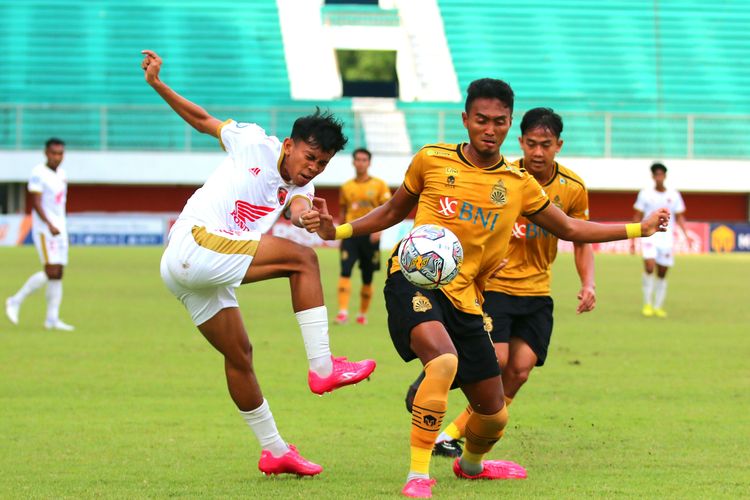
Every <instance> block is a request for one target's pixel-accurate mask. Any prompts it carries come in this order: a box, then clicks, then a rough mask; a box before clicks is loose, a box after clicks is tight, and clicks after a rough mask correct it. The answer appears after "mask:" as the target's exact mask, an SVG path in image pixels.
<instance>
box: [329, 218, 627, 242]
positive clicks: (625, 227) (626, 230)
mask: <svg viewBox="0 0 750 500" xmlns="http://www.w3.org/2000/svg"><path fill="white" fill-rule="evenodd" d="M625 232H626V233H627V235H628V238H640V237H641V223H640V222H633V223H632V224H625ZM336 234H337V235H338V231H336Z"/></svg>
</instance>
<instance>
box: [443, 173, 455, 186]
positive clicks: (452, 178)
mask: <svg viewBox="0 0 750 500" xmlns="http://www.w3.org/2000/svg"><path fill="white" fill-rule="evenodd" d="M445 185H446V186H448V187H451V188H452V187H456V177H455V176H453V175H449V176H448V177H447V178H446V179H445Z"/></svg>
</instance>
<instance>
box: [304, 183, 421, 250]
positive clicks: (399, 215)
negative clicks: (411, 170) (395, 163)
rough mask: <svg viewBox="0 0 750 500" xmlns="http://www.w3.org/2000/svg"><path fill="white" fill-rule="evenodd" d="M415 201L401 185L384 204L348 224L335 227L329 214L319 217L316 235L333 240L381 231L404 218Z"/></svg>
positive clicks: (412, 207) (414, 197) (416, 199)
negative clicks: (326, 216)
mask: <svg viewBox="0 0 750 500" xmlns="http://www.w3.org/2000/svg"><path fill="white" fill-rule="evenodd" d="M417 201H419V198H418V197H416V196H413V195H411V194H409V192H408V191H406V189H404V187H403V186H401V187H399V188H398V189H397V190H396V193H395V194H394V195H393V196H392V197H391V198H390V199H389V200H388V201H386V202H385V203H384V204H382V205H380V206H379V207H377V208H376V209H375V210H373V211H371V212H369V213H368V214H367V215H364V216H362V217H360V218H359V219H356V220H354V221H352V222H351V223H350V224H342V225H340V226H338V228H337V227H335V226H334V225H333V219H331V218H330V216H329V217H328V218H326V219H321V221H320V229H319V230H318V236H320V237H321V238H323V239H324V240H334V239H344V238H351V237H352V236H360V235H363V234H372V233H376V232H378V231H382V230H383V229H387V228H389V227H391V226H394V225H396V224H398V223H399V222H401V221H402V220H404V219H405V218H406V216H407V215H409V212H411V211H412V210H413V209H414V207H415V206H416V205H417Z"/></svg>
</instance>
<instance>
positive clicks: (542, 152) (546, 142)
mask: <svg viewBox="0 0 750 500" xmlns="http://www.w3.org/2000/svg"><path fill="white" fill-rule="evenodd" d="M518 142H519V143H520V144H521V149H522V150H523V166H524V168H525V169H526V170H528V171H529V172H531V175H533V176H534V177H536V176H538V175H541V176H544V175H545V174H547V173H548V172H550V171H551V170H552V169H553V168H555V155H557V153H559V152H560V148H561V147H562V143H563V141H562V140H561V139H559V138H557V136H555V134H553V133H552V132H551V131H550V130H549V129H548V128H542V127H539V128H535V129H533V130H527V131H526V133H525V134H523V135H522V136H521V137H519V138H518Z"/></svg>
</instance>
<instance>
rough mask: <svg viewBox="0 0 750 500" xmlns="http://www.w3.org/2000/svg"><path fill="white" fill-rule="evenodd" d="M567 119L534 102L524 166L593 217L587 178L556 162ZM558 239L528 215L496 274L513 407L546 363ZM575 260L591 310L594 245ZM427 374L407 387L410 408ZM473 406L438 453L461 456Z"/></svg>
mask: <svg viewBox="0 0 750 500" xmlns="http://www.w3.org/2000/svg"><path fill="white" fill-rule="evenodd" d="M562 130H563V122H562V118H561V117H560V116H559V115H558V114H557V113H555V112H554V111H552V110H551V109H549V108H534V109H532V110H529V111H528V112H526V114H524V116H523V120H522V121H521V137H520V138H519V142H520V143H521V149H522V150H523V153H524V156H523V158H521V159H519V160H518V161H517V162H516V164H517V165H518V166H519V167H520V168H524V169H525V170H526V171H528V172H529V173H531V174H532V175H533V176H534V178H535V179H536V180H537V181H538V182H539V184H541V185H542V187H543V188H544V190H545V191H546V192H547V195H548V196H549V197H550V200H551V201H552V203H553V204H554V205H556V206H557V207H558V208H559V209H560V210H562V211H563V212H565V213H566V214H567V215H568V216H570V217H574V218H576V219H582V220H588V218H589V205H588V194H587V192H586V187H585V186H584V184H583V181H582V180H581V179H580V178H579V177H578V176H577V175H576V174H575V173H573V172H572V171H571V170H569V169H567V168H565V167H564V166H562V165H560V164H559V163H557V162H556V161H555V156H556V155H557V153H559V152H560V149H561V148H562V144H563V141H562V139H560V134H561V133H562ZM557 242H558V239H557V237H556V236H555V235H554V234H552V233H550V232H549V231H547V230H545V229H542V228H541V227H539V226H537V225H535V224H534V223H532V222H530V221H529V220H528V219H527V218H525V217H520V218H519V219H518V220H517V221H516V222H515V224H514V227H513V233H512V236H511V240H510V244H509V247H508V254H507V258H508V264H507V265H506V266H505V267H504V268H503V270H502V271H501V272H500V273H499V274H498V275H497V276H495V277H493V278H491V279H490V280H488V282H487V285H486V287H485V291H484V312H485V314H486V315H487V317H488V318H489V321H490V324H491V325H492V327H491V332H490V336H491V337H492V342H493V343H494V346H495V354H496V355H497V360H498V363H499V364H500V369H501V371H502V379H503V389H504V396H505V403H506V405H510V403H511V401H512V400H513V398H514V397H515V395H516V393H517V392H518V390H519V389H520V388H521V386H523V384H524V383H525V382H526V380H527V379H528V377H529V374H530V372H531V370H532V369H533V368H534V367H535V366H542V365H543V364H544V361H545V359H546V357H547V349H548V347H549V343H550V338H551V336H552V310H553V302H552V297H550V281H551V273H552V269H551V267H552V263H553V262H554V260H555V257H556V256H557ZM574 252H575V253H574V255H575V264H576V269H577V271H578V275H579V277H580V279H581V290H580V291H579V293H578V300H579V302H578V307H577V309H576V312H578V313H582V312H587V311H591V310H592V309H593V308H594V306H595V305H596V292H595V287H594V252H593V250H592V248H591V245H590V244H588V243H575V244H574ZM421 377H422V376H421V375H420V378H418V379H417V381H415V383H414V384H412V386H411V387H410V389H409V392H408V393H407V406H409V402H410V398H413V394H414V393H415V392H416V390H417V387H418V386H419V382H420V381H421ZM471 411H472V410H471V407H470V406H469V407H467V408H466V410H464V411H463V412H462V413H461V414H460V415H459V416H458V417H457V418H456V419H455V420H454V421H453V422H451V424H450V425H449V426H448V427H447V428H446V430H445V431H444V432H442V433H441V434H440V436H438V439H437V442H436V444H435V448H434V450H433V454H435V455H443V456H451V457H455V456H460V455H461V447H460V443H459V440H460V439H461V438H463V437H464V430H465V425H466V421H467V420H468V418H469V416H470V414H471Z"/></svg>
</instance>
